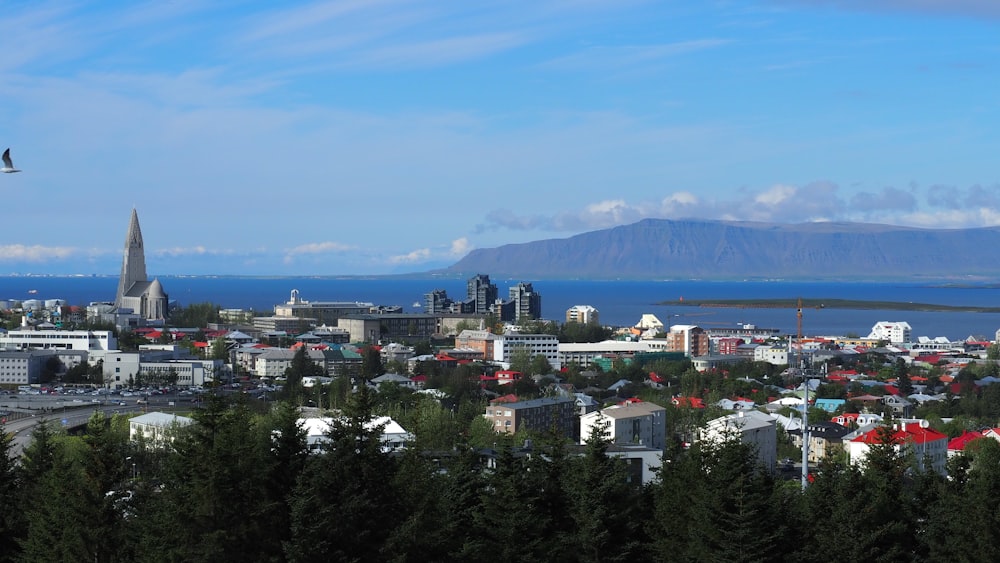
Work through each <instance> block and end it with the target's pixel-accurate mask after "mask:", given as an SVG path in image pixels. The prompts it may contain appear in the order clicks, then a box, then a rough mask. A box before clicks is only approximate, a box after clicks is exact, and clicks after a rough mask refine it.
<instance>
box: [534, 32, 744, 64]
mask: <svg viewBox="0 0 1000 563" xmlns="http://www.w3.org/2000/svg"><path fill="white" fill-rule="evenodd" d="M729 42H730V41H729V40H727V39H717V38H712V39H698V40H693V41H681V42H677V43H664V44H657V45H618V46H596V47H589V48H587V49H584V50H583V51H581V52H579V53H574V54H572V55H567V56H565V57H560V58H557V59H553V60H551V61H548V62H546V63H542V64H541V65H540V66H541V67H542V68H546V69H560V70H594V69H595V68H605V69H615V70H620V69H621V68H622V67H625V66H637V65H643V64H648V63H651V62H656V61H660V60H662V59H666V58H669V57H675V56H678V55H683V54H687V53H694V52H697V51H703V50H706V49H715V48H718V47H722V46H724V45H726V44H728V43H729Z"/></svg>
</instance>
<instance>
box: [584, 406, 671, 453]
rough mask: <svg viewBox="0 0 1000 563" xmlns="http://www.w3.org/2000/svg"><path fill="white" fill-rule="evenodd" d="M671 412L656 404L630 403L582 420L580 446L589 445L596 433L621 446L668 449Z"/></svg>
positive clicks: (597, 412)
mask: <svg viewBox="0 0 1000 563" xmlns="http://www.w3.org/2000/svg"><path fill="white" fill-rule="evenodd" d="M666 418H667V409H665V408H664V407H661V406H660V405H657V404H654V403H647V402H645V401H640V400H638V399H629V400H627V401H624V402H623V403H621V404H618V405H613V406H610V407H607V408H604V409H601V410H599V411H594V412H591V413H587V414H585V415H583V416H581V417H580V443H581V444H586V443H587V442H589V441H590V438H591V436H592V435H593V433H594V432H595V431H596V432H598V434H599V435H600V436H601V437H602V438H604V439H606V440H608V441H610V442H612V443H614V444H619V445H627V444H633V445H641V446H646V447H649V448H652V449H656V450H660V451H662V450H664V449H665V448H666V447H667V437H666V428H667V425H666Z"/></svg>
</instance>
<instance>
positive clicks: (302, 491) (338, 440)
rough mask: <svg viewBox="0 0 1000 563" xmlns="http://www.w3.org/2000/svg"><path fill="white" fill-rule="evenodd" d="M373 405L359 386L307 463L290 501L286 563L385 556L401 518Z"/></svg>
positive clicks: (389, 461) (390, 463)
mask: <svg viewBox="0 0 1000 563" xmlns="http://www.w3.org/2000/svg"><path fill="white" fill-rule="evenodd" d="M373 407H374V402H373V398H372V396H371V392H370V391H369V390H368V388H367V386H365V385H361V386H359V388H358V392H357V393H356V394H354V395H353V396H352V397H351V400H350V401H349V402H348V404H347V406H346V407H345V409H344V416H343V418H342V419H334V421H333V423H332V425H331V428H330V431H329V433H328V435H327V440H328V443H327V445H326V448H327V451H326V452H325V453H323V454H322V455H319V456H316V457H315V458H314V459H310V460H309V462H308V463H307V464H306V468H305V470H304V472H303V474H302V478H301V479H299V482H298V483H297V485H296V487H295V490H294V492H293V493H292V497H291V499H292V500H291V508H292V514H291V516H292V519H291V521H292V537H291V540H289V542H288V543H287V544H286V547H285V553H286V556H287V558H288V560H289V561H296V562H309V561H316V562H320V561H322V562H326V561H371V560H381V559H384V558H385V554H383V553H381V552H380V550H381V549H384V546H385V545H386V540H387V538H388V536H389V531H390V530H392V529H393V528H394V527H395V526H396V525H398V524H399V522H401V521H403V520H405V517H406V514H405V513H403V512H402V508H403V506H402V505H401V503H400V501H399V498H398V495H397V492H396V491H395V489H394V487H393V482H394V477H395V472H396V469H395V464H394V463H393V460H392V458H391V457H390V456H389V455H388V454H387V453H386V452H384V451H383V450H382V430H383V427H382V426H379V425H373V424H372V420H373Z"/></svg>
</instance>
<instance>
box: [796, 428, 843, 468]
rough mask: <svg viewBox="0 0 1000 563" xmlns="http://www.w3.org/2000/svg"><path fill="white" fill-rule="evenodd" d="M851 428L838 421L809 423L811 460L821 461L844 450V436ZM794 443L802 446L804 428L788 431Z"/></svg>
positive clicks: (812, 461) (814, 461)
mask: <svg viewBox="0 0 1000 563" xmlns="http://www.w3.org/2000/svg"><path fill="white" fill-rule="evenodd" d="M850 432H851V429H850V428H848V427H846V426H842V425H840V424H837V423H836V422H830V421H820V422H810V423H809V462H810V463H819V462H820V461H822V460H823V459H825V458H826V457H827V456H828V455H835V454H837V453H839V452H843V451H844V436H846V435H847V434H849V433H850ZM788 435H789V437H790V438H791V439H792V443H793V444H795V445H796V446H798V447H800V448H801V447H802V429H801V427H800V428H796V429H795V430H789V431H788Z"/></svg>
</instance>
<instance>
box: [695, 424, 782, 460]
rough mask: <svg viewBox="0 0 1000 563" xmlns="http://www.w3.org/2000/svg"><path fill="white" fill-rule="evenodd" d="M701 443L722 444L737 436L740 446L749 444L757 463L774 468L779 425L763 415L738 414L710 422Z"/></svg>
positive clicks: (702, 431) (703, 433)
mask: <svg viewBox="0 0 1000 563" xmlns="http://www.w3.org/2000/svg"><path fill="white" fill-rule="evenodd" d="M699 434H700V435H699V439H700V440H702V441H706V442H713V443H721V442H722V441H725V440H727V439H729V438H730V437H731V436H733V435H734V434H735V435H738V436H739V439H740V441H741V442H743V443H744V444H750V445H752V446H753V448H754V449H755V450H756V452H757V461H758V463H759V464H760V465H761V466H762V467H765V468H768V469H772V470H773V468H774V467H775V463H776V462H777V457H778V432H777V422H776V421H775V419H774V418H772V417H771V416H770V415H767V414H764V413H762V412H760V411H754V410H751V411H737V412H735V413H733V414H730V415H726V416H722V417H719V418H716V419H714V420H710V421H708V423H706V424H705V427H704V428H702V429H701V430H700V433H699Z"/></svg>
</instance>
